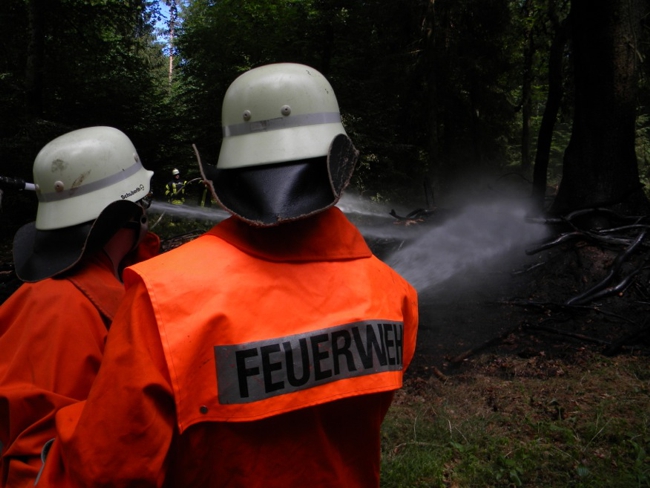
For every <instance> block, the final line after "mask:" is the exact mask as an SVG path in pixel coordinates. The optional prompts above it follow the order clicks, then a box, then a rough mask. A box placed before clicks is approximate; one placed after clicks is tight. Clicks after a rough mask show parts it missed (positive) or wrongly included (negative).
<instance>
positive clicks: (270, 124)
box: [222, 112, 341, 137]
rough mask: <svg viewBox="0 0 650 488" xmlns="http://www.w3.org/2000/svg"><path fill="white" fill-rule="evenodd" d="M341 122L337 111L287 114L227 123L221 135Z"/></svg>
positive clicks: (228, 135)
mask: <svg viewBox="0 0 650 488" xmlns="http://www.w3.org/2000/svg"><path fill="white" fill-rule="evenodd" d="M340 122H341V114H340V113H338V112H321V113H315V114H300V115H289V116H287V117H278V118H277V119H268V120H259V121H256V122H244V123H241V124H234V125H227V126H225V127H223V128H222V132H223V137H233V136H242V135H246V134H253V133H255V132H270V131H272V130H280V129H290V128H292V127H304V126H307V125H319V124H336V123H340Z"/></svg>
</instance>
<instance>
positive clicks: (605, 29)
mask: <svg viewBox="0 0 650 488" xmlns="http://www.w3.org/2000/svg"><path fill="white" fill-rule="evenodd" d="M646 10H647V9H646V2H645V1H644V0H598V1H594V0H573V1H572V4H571V14H570V15H571V22H572V25H571V38H572V41H573V62H574V71H575V113H574V120H573V129H572V133H571V139H570V141H569V145H568V147H567V149H566V151H565V154H564V161H563V175H562V181H561V183H560V188H559V190H558V194H557V197H556V198H555V201H554V202H553V206H552V209H551V211H552V212H553V213H565V212H567V211H571V210H576V209H580V208H590V207H598V206H613V205H617V206H619V208H620V209H621V210H624V211H630V212H638V211H640V210H643V211H645V210H646V209H647V204H648V202H647V199H646V198H645V196H644V194H643V190H642V187H641V184H640V182H639V172H638V167H637V160H636V154H635V147H634V138H635V121H636V95H637V90H638V82H639V80H638V76H637V71H638V63H639V53H638V51H637V47H638V42H639V36H640V35H641V33H642V31H641V19H642V17H643V15H644V14H645V13H646Z"/></svg>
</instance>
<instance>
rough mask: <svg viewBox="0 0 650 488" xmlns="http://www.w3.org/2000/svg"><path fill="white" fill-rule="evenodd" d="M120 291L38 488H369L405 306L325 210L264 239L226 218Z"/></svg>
mask: <svg viewBox="0 0 650 488" xmlns="http://www.w3.org/2000/svg"><path fill="white" fill-rule="evenodd" d="M125 283H126V286H127V294H126V297H125V300H124V302H123V305H122V306H121V307H120V309H119V310H118V313H117V316H116V318H115V321H114V322H113V326H112V329H111V334H110V335H109V338H108V342H107V348H106V356H105V359H104V363H103V365H102V368H101V371H100V373H99V375H98V377H97V380H96V383H95V385H94V386H93V388H92V390H91V393H90V395H89V398H88V400H87V402H86V405H85V407H83V409H82V406H81V405H75V406H73V407H72V408H66V409H63V410H61V411H60V412H59V413H58V414H57V433H58V436H59V437H58V438H57V440H56V441H55V443H54V444H53V447H52V449H51V450H50V453H49V456H48V459H47V462H46V463H45V470H44V472H43V475H42V477H41V481H39V484H38V486H39V487H40V486H111V487H126V486H138V487H146V486H168V487H176V486H179V487H180V486H188V487H189V486H201V487H225V486H237V487H240V486H241V487H244V486H245V487H247V488H248V487H253V488H254V487H274V486H281V487H287V486H307V485H309V484H311V485H313V486H346V487H362V486H363V487H367V486H378V485H379V463H380V459H379V457H380V435H379V428H380V425H381V422H382V420H383V418H384V416H385V414H386V411H387V409H388V407H389V405H390V402H391V400H392V395H393V392H394V391H395V390H396V389H398V388H399V387H400V386H401V382H402V374H403V371H404V370H405V369H406V367H407V366H408V364H409V362H410V361H411V359H412V357H413V353H414V349H415V342H416V334H417V296H416V292H415V290H414V289H413V288H412V287H411V286H410V285H409V284H408V283H407V282H406V281H405V280H404V279H403V278H401V277H400V276H399V275H398V274H397V273H396V272H395V271H393V270H392V269H390V268H389V267H388V266H386V265H385V264H383V263H382V262H381V261H379V260H378V259H377V258H376V257H374V256H373V255H372V253H371V252H370V250H369V248H368V247H367V245H366V243H365V241H364V240H363V237H362V236H361V234H360V233H359V232H358V231H357V230H356V228H355V227H354V226H353V225H352V224H350V223H349V222H348V220H347V219H346V218H345V216H343V214H342V213H341V212H340V211H339V210H338V209H336V208H333V209H330V210H328V211H325V212H323V213H321V214H319V215H317V216H314V217H312V218H309V219H306V220H304V221H298V222H294V223H291V224H285V225H281V226H278V227H273V228H267V229H259V228H254V227H250V226H248V225H246V224H244V223H242V222H241V221H239V220H237V219H234V218H231V219H228V220H226V221H224V222H222V223H221V224H219V225H217V226H216V227H214V228H213V229H212V230H211V231H210V232H208V233H207V234H205V235H203V236H201V237H199V238H198V239H196V240H194V241H192V242H190V243H188V244H186V245H184V246H181V247H180V248H177V249H175V250H173V251H170V252H168V253H166V254H164V255H161V256H159V257H158V258H154V259H152V260H150V261H147V262H145V263H141V264H139V265H136V266H134V267H132V268H130V269H127V270H126V271H125Z"/></svg>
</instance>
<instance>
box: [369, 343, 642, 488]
mask: <svg viewBox="0 0 650 488" xmlns="http://www.w3.org/2000/svg"><path fill="white" fill-rule="evenodd" d="M472 370H473V372H466V373H464V374H461V375H457V376H452V377H449V378H447V379H446V381H444V382H443V381H441V380H440V379H438V378H435V377H432V378H410V379H408V380H407V382H406V384H405V387H404V388H403V389H402V390H401V391H400V392H399V393H398V394H397V396H396V399H395V402H394V404H393V406H392V407H391V409H390V410H389V413H388V415H387V418H386V420H385V422H384V425H383V428H382V467H381V486H382V488H392V487H409V488H415V487H516V486H525V487H550V486H553V487H556V486H557V487H565V486H567V487H568V486H572V487H590V488H598V487H603V488H605V487H608V488H612V487H621V488H623V487H625V488H628V487H650V358H647V357H645V358H644V357H619V358H614V359H612V358H605V357H602V356H598V355H595V354H594V355H592V354H590V353H587V352H584V353H583V355H582V356H581V357H579V358H578V359H577V360H575V361H573V362H571V363H570V364H568V363H560V362H553V363H552V364H551V365H550V367H549V364H548V361H547V360H546V359H545V358H544V357H537V358H531V359H521V358H505V359H504V358H503V357H497V356H494V357H488V356H486V357H482V358H479V359H478V360H476V362H475V364H474V365H473V367H472Z"/></svg>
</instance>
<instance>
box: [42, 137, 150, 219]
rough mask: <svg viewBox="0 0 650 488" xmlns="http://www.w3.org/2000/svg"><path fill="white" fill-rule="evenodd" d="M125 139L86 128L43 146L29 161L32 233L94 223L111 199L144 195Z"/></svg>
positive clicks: (144, 177) (145, 175)
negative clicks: (33, 189) (34, 201)
mask: <svg viewBox="0 0 650 488" xmlns="http://www.w3.org/2000/svg"><path fill="white" fill-rule="evenodd" d="M152 175H153V172H152V171H147V170H146V169H144V168H143V166H142V163H141V162H140V157H139V156H138V153H137V151H136V149H135V147H134V146H133V143H132V142H131V140H130V139H129V138H128V137H127V136H126V135H125V134H124V133H123V132H121V131H119V130H117V129H114V128H113V127H88V128H85V129H79V130H75V131H72V132H68V133H67V134H64V135H62V136H60V137H57V138H56V139H54V140H53V141H51V142H50V143H48V144H47V145H46V146H45V147H43V149H41V151H40V152H39V153H38V155H37V156H36V160H35V161H34V183H36V185H37V187H38V189H37V192H36V193H37V196H38V211H37V213H36V228H37V229H39V230H51V229H61V228H63V227H70V226H71V225H76V224H81V223H82V222H88V221H91V220H94V219H96V218H97V217H98V216H99V214H100V212H101V211H102V210H104V208H105V207H106V206H107V205H108V204H109V203H111V202H114V201H116V200H129V201H132V202H135V201H138V200H140V199H142V198H143V197H145V196H146V195H147V194H148V193H149V191H150V180H151V176H152Z"/></svg>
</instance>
